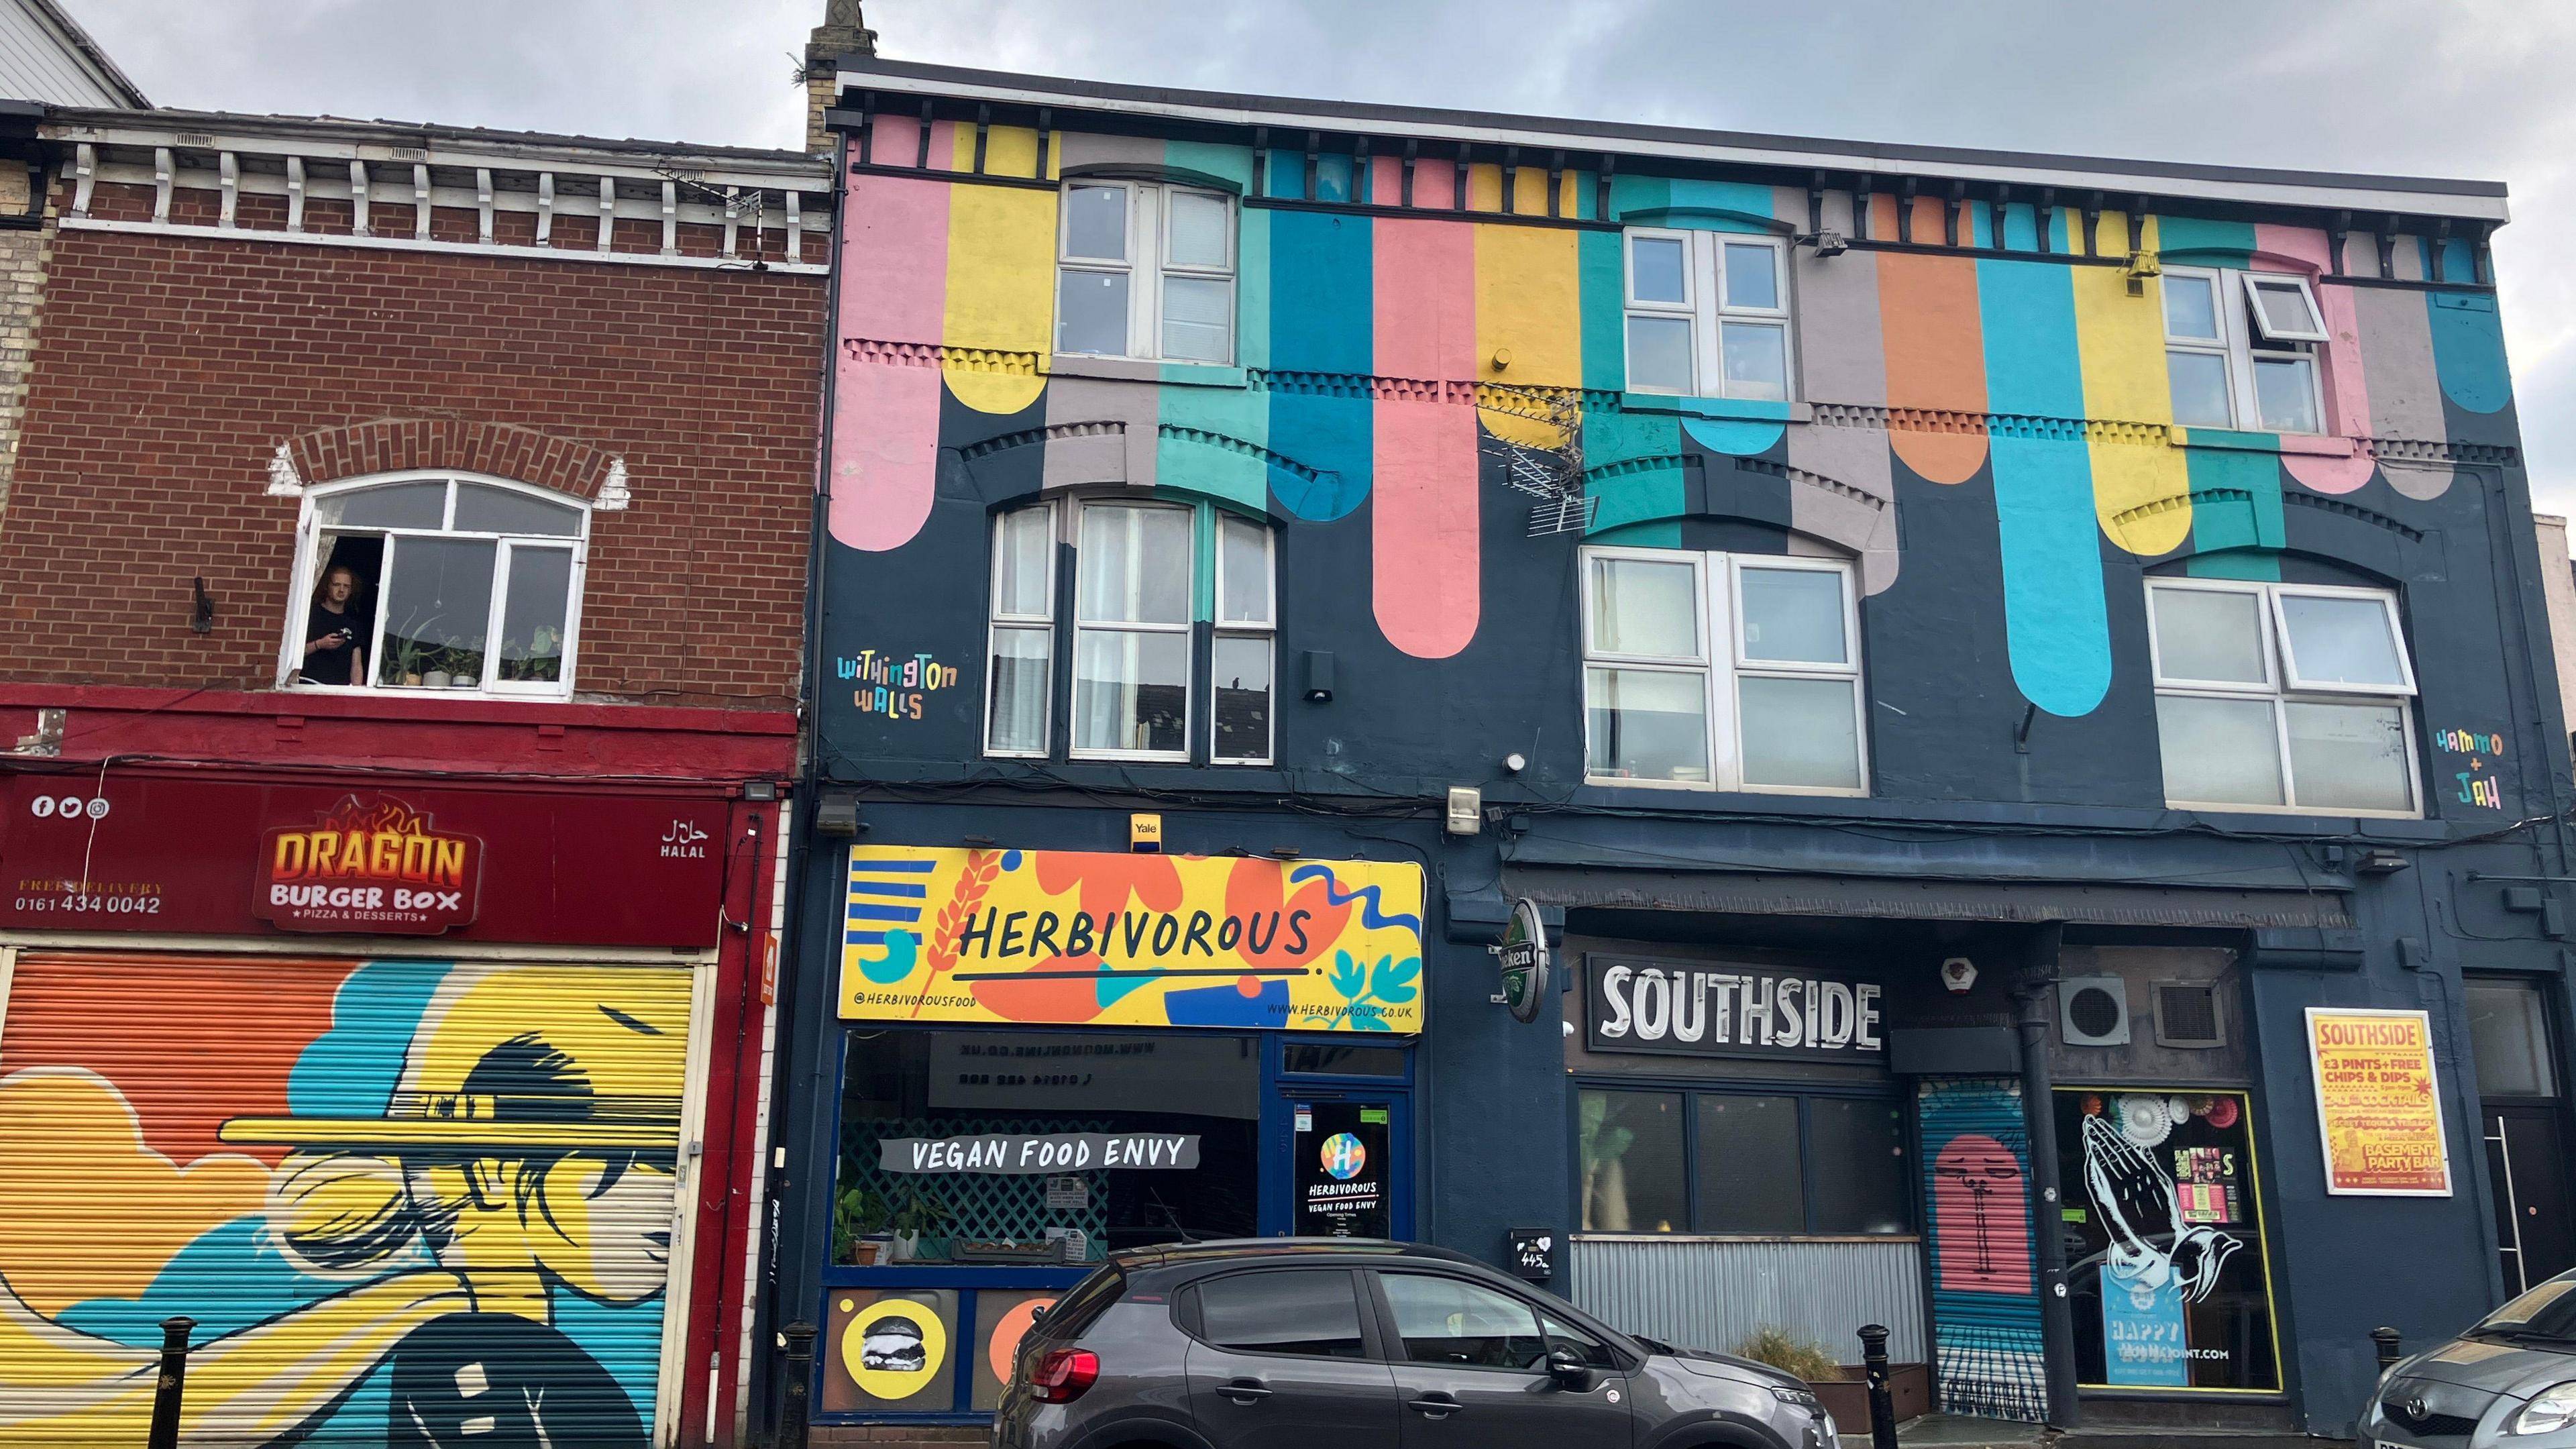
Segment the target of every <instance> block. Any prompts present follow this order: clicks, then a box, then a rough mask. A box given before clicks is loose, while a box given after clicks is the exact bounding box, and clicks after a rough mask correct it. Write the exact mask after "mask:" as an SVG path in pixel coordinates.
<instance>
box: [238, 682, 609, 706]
mask: <svg viewBox="0 0 2576 1449" xmlns="http://www.w3.org/2000/svg"><path fill="white" fill-rule="evenodd" d="M278 691H279V692H280V693H282V694H320V695H329V696H332V697H334V698H339V699H386V700H396V699H403V700H408V699H471V700H477V701H480V702H483V703H486V704H492V703H511V704H563V703H565V702H567V701H569V700H570V699H571V698H572V691H571V690H569V689H564V690H552V691H548V692H547V693H544V694H538V693H535V692H533V691H521V690H501V689H482V688H474V689H432V688H430V687H429V686H428V685H425V684H423V685H396V686H392V687H386V686H379V685H371V684H303V683H295V682H290V683H287V684H283V685H280V686H278Z"/></svg>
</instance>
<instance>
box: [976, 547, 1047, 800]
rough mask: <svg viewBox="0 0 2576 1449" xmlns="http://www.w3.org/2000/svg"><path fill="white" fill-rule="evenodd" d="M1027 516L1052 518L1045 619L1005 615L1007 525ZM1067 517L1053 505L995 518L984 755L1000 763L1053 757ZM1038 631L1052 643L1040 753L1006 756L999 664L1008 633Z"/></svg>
mask: <svg viewBox="0 0 2576 1449" xmlns="http://www.w3.org/2000/svg"><path fill="white" fill-rule="evenodd" d="M1024 513H1040V514H1044V515H1045V517H1046V541H1047V549H1046V581H1045V585H1044V587H1043V589H1042V590H1041V591H1040V593H1039V597H1040V598H1041V599H1042V600H1044V601H1045V604H1046V612H1045V613H1043V614H1005V613H1003V612H1002V542H1003V522H1004V521H1005V520H1006V519H1011V518H1017V517H1019V516H1020V515H1021V514H1024ZM1061 514H1062V510H1061V509H1059V508H1057V507H1056V505H1055V500H1053V499H1048V500H1047V501H1045V502H1043V503H1032V504H1028V505H1026V506H1024V507H1020V508H1013V509H1007V510H1005V511H1003V512H1000V513H996V514H994V515H993V546H992V553H991V555H990V558H991V574H992V577H991V578H990V579H989V580H987V581H986V585H985V591H984V616H985V624H984V753H985V754H987V755H990V756H992V757H994V758H996V759H1005V760H1043V759H1045V758H1046V757H1047V748H1048V746H1049V745H1050V744H1052V743H1053V742H1054V740H1055V680H1056V662H1057V661H1056V655H1057V654H1058V653H1059V652H1060V642H1061V641H1059V640H1058V639H1057V637H1056V627H1055V593H1056V556H1057V555H1058V554H1059V553H1061V552H1063V549H1062V547H1061V545H1062V542H1063V540H1062V536H1061V534H1060V533H1059V532H1058V530H1059V529H1061V528H1062V526H1063V525H1062V522H1061V517H1060V516H1061ZM1037 628H1043V629H1044V631H1045V633H1046V640H1047V667H1046V688H1045V689H1043V690H1041V691H1040V692H1039V696H1038V747H1037V748H1036V749H1034V750H1006V749H1003V748H1001V747H1000V746H998V745H996V744H994V743H993V726H994V723H995V721H994V717H993V672H994V671H993V662H994V661H995V660H997V659H999V658H1000V657H1001V640H1002V635H1003V633H1004V632H1006V631H1009V632H1025V631H1029V630H1032V629H1037Z"/></svg>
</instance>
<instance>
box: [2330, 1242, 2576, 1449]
mask: <svg viewBox="0 0 2576 1449" xmlns="http://www.w3.org/2000/svg"><path fill="white" fill-rule="evenodd" d="M2361 1445H2362V1449H2489V1446H2498V1449H2508V1446H2509V1449H2576V1272H2569V1273H2562V1274H2560V1275H2558V1276H2557V1277H2555V1278H2552V1279H2550V1280H2549V1281H2548V1282H2546V1283H2542V1284H2540V1285H2539V1286H2537V1287H2535V1288H2533V1289H2531V1290H2530V1291H2529V1292H2526V1293H2524V1294H2523V1295H2522V1296H2521V1297H2519V1298H2516V1299H2515V1300H2513V1301H2512V1302H2511V1303H2508V1304H2506V1305H2505V1306H2503V1307H2502V1308H2499V1309H2497V1310H2496V1311H2495V1312H2493V1313H2490V1314H2488V1315H2487V1316H2486V1317H2485V1318H2483V1319H2480V1320H2479V1321H2478V1324H2477V1326H2476V1327H2474V1328H2471V1329H2470V1330H2469V1331H2468V1332H2466V1333H2463V1334H2461V1335H2460V1336H2459V1337H2457V1338H2455V1339H2452V1340H2451V1341H2450V1342H2448V1343H2446V1344H2443V1345H2442V1346H2441V1347H2439V1348H2436V1349H2434V1350H2432V1351H2431V1352H2429V1353H2421V1354H2417V1355H2416V1356H2415V1357H2413V1358H2410V1359H2407V1360H2405V1361H2404V1362H2402V1363H2399V1364H2398V1365H2397V1366H2395V1367H2394V1368H2391V1369H2390V1370H2389V1371H2388V1372H2387V1373H2385V1374H2382V1375H2381V1376H2380V1380H2379V1388H2378V1390H2377V1391H2376V1392H2374V1393H2373V1394H2372V1395H2371V1396H2370V1404H2369V1406H2368V1407H2367V1408H2365V1409H2364V1410H2362V1415H2361Z"/></svg>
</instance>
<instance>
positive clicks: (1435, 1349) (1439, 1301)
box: [1378, 1273, 1547, 1369]
mask: <svg viewBox="0 0 2576 1449" xmlns="http://www.w3.org/2000/svg"><path fill="white" fill-rule="evenodd" d="M1378 1281H1379V1282H1381V1283H1383V1284H1384V1285H1385V1286H1386V1304H1387V1307H1389V1308H1391V1309H1393V1310H1395V1333H1396V1337H1397V1338H1398V1339H1400V1340H1402V1343H1403V1351H1404V1358H1405V1361H1406V1362H1407V1363H1423V1364H1439V1365H1442V1366H1444V1367H1451V1368H1495V1369H1532V1368H1536V1367H1538V1366H1539V1365H1541V1364H1543V1363H1545V1362H1546V1361H1547V1340H1546V1339H1544V1338H1543V1337H1541V1336H1540V1334H1539V1329H1538V1315H1537V1314H1536V1313H1534V1312H1532V1311H1530V1306H1529V1305H1528V1304H1526V1303H1523V1302H1522V1301H1520V1300H1519V1299H1517V1298H1513V1297H1509V1296H1507V1295H1505V1294H1501V1293H1497V1292H1495V1291H1494V1290H1493V1289H1491V1288H1487V1287H1484V1286H1482V1285H1480V1284H1476V1283H1468V1282H1464V1281H1462V1280H1460V1279H1456V1278H1439V1277H1434V1276H1432V1275H1430V1274H1428V1273H1381V1274H1379V1275H1378Z"/></svg>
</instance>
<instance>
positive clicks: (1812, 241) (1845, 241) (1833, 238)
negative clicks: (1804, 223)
mask: <svg viewBox="0 0 2576 1449" xmlns="http://www.w3.org/2000/svg"><path fill="white" fill-rule="evenodd" d="M1797 240H1799V241H1801V242H1804V243H1806V244H1807V245H1809V246H1811V247H1814V248H1815V249H1816V255H1817V256H1819V257H1838V256H1841V255H1842V254H1843V253H1845V252H1847V251H1850V250H1851V238H1849V237H1847V236H1844V235H1843V234H1842V233H1841V232H1838V231H1820V232H1816V233H1814V234H1812V235H1809V236H1802V237H1799V238H1797Z"/></svg>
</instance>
